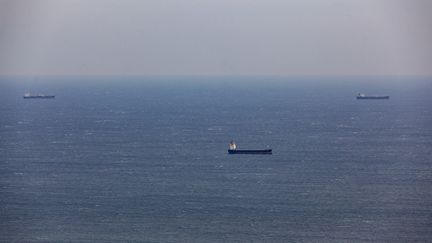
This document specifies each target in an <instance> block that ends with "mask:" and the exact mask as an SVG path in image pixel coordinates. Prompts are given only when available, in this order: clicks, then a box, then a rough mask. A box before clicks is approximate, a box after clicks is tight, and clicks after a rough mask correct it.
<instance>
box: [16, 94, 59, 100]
mask: <svg viewBox="0 0 432 243" xmlns="http://www.w3.org/2000/svg"><path fill="white" fill-rule="evenodd" d="M23 98H24V99H54V98H55V95H44V94H37V95H33V94H30V93H25V94H24V96H23Z"/></svg>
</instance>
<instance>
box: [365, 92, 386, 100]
mask: <svg viewBox="0 0 432 243" xmlns="http://www.w3.org/2000/svg"><path fill="white" fill-rule="evenodd" d="M357 99H358V100H388V99H390V96H388V95H365V94H362V93H359V94H358V95H357Z"/></svg>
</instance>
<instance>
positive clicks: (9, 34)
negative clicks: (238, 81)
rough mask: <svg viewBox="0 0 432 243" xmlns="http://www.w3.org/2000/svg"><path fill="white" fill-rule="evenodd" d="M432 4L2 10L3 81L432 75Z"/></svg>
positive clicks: (210, 0) (117, 4) (65, 2)
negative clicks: (15, 78)
mask: <svg viewBox="0 0 432 243" xmlns="http://www.w3.org/2000/svg"><path fill="white" fill-rule="evenodd" d="M431 13H432V1H431V0H259V1H258V0H116V1H114V0H0V75H2V74H3V75H14V74H22V75H70V74H78V75H111V74H116V75H159V74H162V75H255V74H259V75H359V74H360V75H431V74H432V14H431Z"/></svg>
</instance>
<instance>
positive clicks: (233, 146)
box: [228, 141, 272, 154]
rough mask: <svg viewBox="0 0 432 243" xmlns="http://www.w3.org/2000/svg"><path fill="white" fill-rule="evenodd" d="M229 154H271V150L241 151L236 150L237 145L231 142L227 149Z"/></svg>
mask: <svg viewBox="0 0 432 243" xmlns="http://www.w3.org/2000/svg"><path fill="white" fill-rule="evenodd" d="M228 153H229V154H272V150H271V149H261V150H241V149H237V145H236V144H235V143H234V141H231V142H230V144H229V149H228Z"/></svg>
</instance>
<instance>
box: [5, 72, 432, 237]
mask: <svg viewBox="0 0 432 243" xmlns="http://www.w3.org/2000/svg"><path fill="white" fill-rule="evenodd" d="M431 81H432V80H427V79H426V80H417V79H416V80H409V79H404V80H402V79H397V80H392V79H386V80H373V79H371V80H368V81H364V80H357V79H352V80H349V79H348V80H343V79H338V80H328V79H327V80H324V79H323V80H318V79H317V80H313V79H295V78H292V79H283V78H273V79H269V78H259V77H254V78H250V80H249V79H248V78H245V77H243V78H229V77H225V78H222V77H221V78H202V79H199V78H196V77H195V78H190V79H188V78H184V77H183V78H174V77H172V78H150V77H147V78H115V79H112V78H111V79H104V78H101V77H99V78H93V79H91V78H79V79H78V78H73V77H69V78H58V79H56V78H53V77H50V78H38V79H29V78H26V79H22V80H18V79H16V78H3V79H1V80H0V217H1V220H0V241H1V242H13V241H24V242H28V241H37V242H60V241H88V242H109V241H112V242H118V241H150V242H221V241H228V242H231V241H232V242H247V241H257V242H287V241H297V242H298V241H305V242H347V241H349V242H362V241H378V242H382V241H388V242H407V241H431V240H432V230H431V228H432V159H431V158H432V109H431V108H432V95H431V94H432V82H431ZM26 91H31V92H44V93H46V94H55V95H56V98H55V99H48V100H28V99H23V98H22V95H23V94H24V93H25V92H26ZM358 92H364V93H367V94H385V95H390V96H391V98H390V99H389V100H361V101H360V100H356V99H355V95H356V94H357V93H358ZM231 139H235V140H236V142H237V144H238V147H239V148H244V149H248V148H253V149H256V148H258V149H261V148H267V147H271V148H272V149H273V151H274V153H273V155H228V154H227V146H228V142H229V141H230V140H231Z"/></svg>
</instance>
